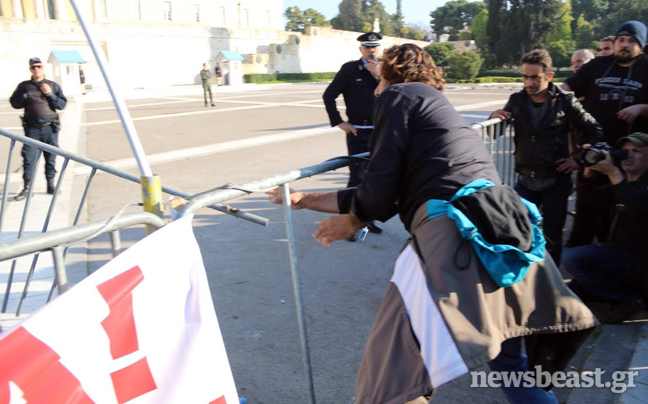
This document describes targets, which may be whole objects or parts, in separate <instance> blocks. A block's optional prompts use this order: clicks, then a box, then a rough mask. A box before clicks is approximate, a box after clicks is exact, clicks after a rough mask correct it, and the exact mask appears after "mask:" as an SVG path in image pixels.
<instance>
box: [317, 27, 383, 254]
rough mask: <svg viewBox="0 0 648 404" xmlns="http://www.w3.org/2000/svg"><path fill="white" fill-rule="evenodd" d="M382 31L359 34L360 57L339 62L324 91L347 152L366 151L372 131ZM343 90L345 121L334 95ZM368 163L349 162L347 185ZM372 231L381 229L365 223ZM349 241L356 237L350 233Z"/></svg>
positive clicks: (355, 180) (355, 181)
mask: <svg viewBox="0 0 648 404" xmlns="http://www.w3.org/2000/svg"><path fill="white" fill-rule="evenodd" d="M381 39H382V35H381V34H379V33H377V32H367V33H366V34H362V35H360V36H359V37H358V41H360V53H361V54H362V57H361V58H360V59H359V60H354V61H351V62H347V63H345V64H343V65H342V67H341V68H340V71H338V72H337V74H336V75H335V78H334V79H333V81H332V82H331V84H330V85H329V86H328V88H327V89H326V91H324V95H323V98H324V105H325V106H326V112H327V113H328V116H329V121H330V122H331V126H337V127H338V128H340V129H342V130H343V131H344V132H345V133H346V143H347V149H348V151H349V155H350V156H351V155H354V154H359V153H365V152H368V151H369V139H370V137H371V133H372V132H373V122H372V116H371V114H372V109H373V104H374V99H375V98H376V97H375V95H374V90H375V89H376V87H377V86H378V82H379V75H380V73H379V63H378V61H377V60H376V57H377V54H378V52H379V50H380V42H379V41H380V40H381ZM340 94H342V96H343V97H344V103H345V104H346V115H347V118H348V121H345V120H344V119H342V116H341V115H340V112H339V111H338V109H337V105H336V102H335V100H336V98H337V97H338V96H339V95H340ZM366 166H367V163H366V162H363V163H361V164H353V165H351V166H349V171H350V173H349V182H348V184H347V187H348V188H352V187H355V186H357V185H358V184H360V182H361V181H362V175H363V173H364V171H365V169H366ZM367 227H368V228H369V231H370V232H372V233H381V232H382V229H381V228H380V227H378V225H376V224H375V223H373V222H372V223H370V224H369V225H368V226H367ZM349 241H355V238H354V237H352V238H351V239H349Z"/></svg>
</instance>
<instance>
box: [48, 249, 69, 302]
mask: <svg viewBox="0 0 648 404" xmlns="http://www.w3.org/2000/svg"><path fill="white" fill-rule="evenodd" d="M63 250H64V248H63V247H61V246H58V247H54V248H52V258H53V260H54V271H55V273H56V283H57V285H58V293H59V295H62V294H63V293H65V292H67V290H68V289H70V287H69V285H68V280H67V273H66V272H65V257H64V256H63Z"/></svg>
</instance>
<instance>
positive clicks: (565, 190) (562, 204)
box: [515, 175, 572, 265]
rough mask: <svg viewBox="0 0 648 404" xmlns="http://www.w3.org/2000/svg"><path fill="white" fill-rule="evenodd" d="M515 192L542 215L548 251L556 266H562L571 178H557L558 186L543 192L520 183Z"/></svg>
mask: <svg viewBox="0 0 648 404" xmlns="http://www.w3.org/2000/svg"><path fill="white" fill-rule="evenodd" d="M515 190H516V191H517V193H518V194H520V196H521V197H522V198H524V199H526V200H528V201H529V202H533V203H535V204H536V205H537V206H538V209H540V213H541V214H542V231H543V233H544V235H545V238H546V239H547V251H549V254H551V258H553V260H554V262H555V263H556V265H560V256H561V254H562V240H563V227H564V226H565V219H566V218H567V200H568V198H569V194H570V193H571V191H572V182H571V177H569V176H567V175H564V176H560V177H558V178H556V184H555V185H553V186H552V187H550V188H548V189H546V190H543V191H533V190H530V189H528V188H527V187H525V186H523V185H522V184H520V183H519V182H518V183H517V184H516V185H515Z"/></svg>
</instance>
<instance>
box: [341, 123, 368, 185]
mask: <svg viewBox="0 0 648 404" xmlns="http://www.w3.org/2000/svg"><path fill="white" fill-rule="evenodd" d="M372 132H373V130H367V129H358V134H357V135H355V136H354V135H353V133H347V135H346V142H347V149H348V150H349V156H353V155H354V154H360V153H365V152H368V151H369V139H370V138H371V133H372ZM368 162H369V161H368V160H367V161H364V162H362V163H359V164H352V165H350V166H349V182H348V184H347V188H351V187H355V186H358V184H360V183H361V182H362V177H363V174H364V172H365V170H366V169H367V163H368Z"/></svg>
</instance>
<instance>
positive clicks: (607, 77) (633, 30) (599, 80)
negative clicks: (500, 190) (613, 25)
mask: <svg viewBox="0 0 648 404" xmlns="http://www.w3.org/2000/svg"><path fill="white" fill-rule="evenodd" d="M646 31H647V30H646V25H645V24H644V23H642V22H640V21H627V22H625V23H623V24H621V26H619V28H618V29H617V31H616V34H615V36H614V50H613V54H612V55H609V56H599V57H597V58H595V59H593V60H591V61H590V62H589V63H587V64H585V65H583V66H582V67H581V68H580V70H579V71H578V72H577V73H576V74H575V75H574V76H572V77H569V78H568V79H567V80H565V83H563V85H562V88H563V89H564V90H567V91H572V90H573V91H574V92H575V94H576V97H578V98H579V99H580V98H581V97H584V99H583V101H582V104H583V107H584V108H585V110H586V111H587V112H589V113H590V114H592V116H594V118H595V119H596V120H597V121H598V122H599V123H600V124H601V126H602V127H603V131H604V132H605V141H606V142H607V143H609V144H610V145H613V146H614V145H616V144H617V142H618V140H619V138H621V137H623V136H625V135H628V134H630V133H632V132H644V133H648V56H647V55H646V54H644V53H643V48H644V46H645V44H646ZM581 180H582V175H580V174H579V183H580V182H581ZM603 181H604V182H606V180H605V179H604V178H603ZM580 192H581V190H580V187H577V199H576V217H575V219H574V224H573V226H572V232H571V235H570V239H569V241H568V242H567V245H568V246H577V245H586V244H590V243H592V242H593V241H594V238H595V237H596V238H597V239H598V240H599V241H604V240H605V238H606V233H607V230H608V229H609V223H607V222H606V221H605V219H604V215H602V214H601V211H600V209H599V207H601V206H602V205H601V203H600V202H598V201H596V202H595V203H596V205H594V204H593V203H592V201H591V200H587V199H586V198H583V197H581V196H580ZM603 209H604V210H605V209H607V207H605V206H603Z"/></svg>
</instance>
